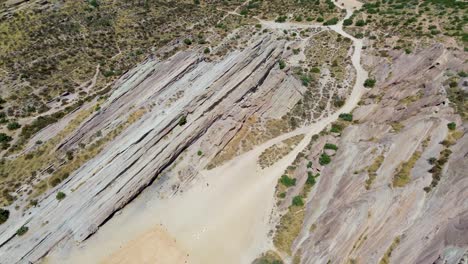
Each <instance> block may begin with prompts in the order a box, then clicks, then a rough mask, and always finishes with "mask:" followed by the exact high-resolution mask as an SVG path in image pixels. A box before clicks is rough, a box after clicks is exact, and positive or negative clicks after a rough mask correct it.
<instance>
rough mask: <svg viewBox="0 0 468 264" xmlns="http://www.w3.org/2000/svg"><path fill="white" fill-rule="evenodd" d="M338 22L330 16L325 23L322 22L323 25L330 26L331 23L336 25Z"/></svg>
mask: <svg viewBox="0 0 468 264" xmlns="http://www.w3.org/2000/svg"><path fill="white" fill-rule="evenodd" d="M337 23H338V18H336V17H334V18H331V19H329V20H327V21H325V23H323V24H324V25H325V26H331V25H336V24H337Z"/></svg>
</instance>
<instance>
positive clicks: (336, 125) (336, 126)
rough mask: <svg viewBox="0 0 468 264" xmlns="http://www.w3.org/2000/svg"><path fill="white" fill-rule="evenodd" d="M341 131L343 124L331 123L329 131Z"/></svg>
mask: <svg viewBox="0 0 468 264" xmlns="http://www.w3.org/2000/svg"><path fill="white" fill-rule="evenodd" d="M341 131H343V126H342V125H340V124H335V123H334V124H332V127H331V129H330V132H332V133H341Z"/></svg>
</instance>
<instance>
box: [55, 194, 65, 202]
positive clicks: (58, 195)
mask: <svg viewBox="0 0 468 264" xmlns="http://www.w3.org/2000/svg"><path fill="white" fill-rule="evenodd" d="M66 196H67V195H66V194H65V193H63V192H58V193H57V195H56V196H55V198H57V200H59V201H61V200H63V199H65V197H66Z"/></svg>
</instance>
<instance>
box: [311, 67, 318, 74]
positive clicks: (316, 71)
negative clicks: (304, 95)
mask: <svg viewBox="0 0 468 264" xmlns="http://www.w3.org/2000/svg"><path fill="white" fill-rule="evenodd" d="M310 71H311V72H313V73H320V69H319V68H317V67H313V68H312V69H311V70H310Z"/></svg>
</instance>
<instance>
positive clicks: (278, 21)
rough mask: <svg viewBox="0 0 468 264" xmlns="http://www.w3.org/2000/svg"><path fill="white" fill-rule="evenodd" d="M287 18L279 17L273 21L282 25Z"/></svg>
mask: <svg viewBox="0 0 468 264" xmlns="http://www.w3.org/2000/svg"><path fill="white" fill-rule="evenodd" d="M286 19H287V17H286V16H279V17H277V18H276V19H275V22H277V23H284V22H286Z"/></svg>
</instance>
